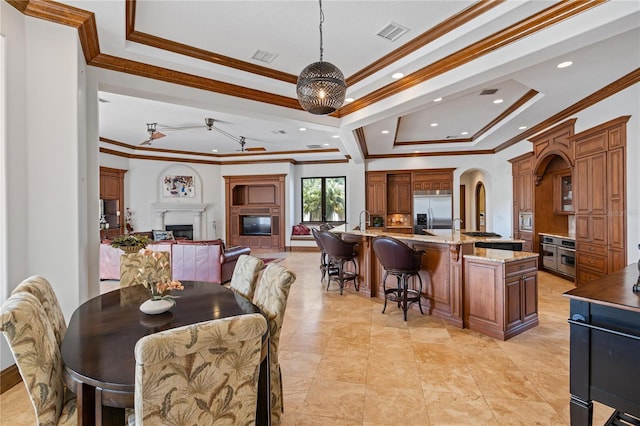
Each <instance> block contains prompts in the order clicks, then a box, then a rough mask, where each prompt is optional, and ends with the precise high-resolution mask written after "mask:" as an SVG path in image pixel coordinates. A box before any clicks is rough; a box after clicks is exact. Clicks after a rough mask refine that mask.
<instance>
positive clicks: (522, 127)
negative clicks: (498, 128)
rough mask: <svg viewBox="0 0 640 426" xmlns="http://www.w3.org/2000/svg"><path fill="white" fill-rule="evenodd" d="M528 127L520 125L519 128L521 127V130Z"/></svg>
mask: <svg viewBox="0 0 640 426" xmlns="http://www.w3.org/2000/svg"><path fill="white" fill-rule="evenodd" d="M526 128H527V126H520V127H518V129H520V130H524V129H526Z"/></svg>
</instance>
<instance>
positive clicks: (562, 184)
mask: <svg viewBox="0 0 640 426" xmlns="http://www.w3.org/2000/svg"><path fill="white" fill-rule="evenodd" d="M554 179H555V182H554V189H553V212H554V213H555V214H574V208H573V185H572V180H573V179H572V176H571V171H570V170H569V171H566V172H563V173H559V174H557V175H555V176H554Z"/></svg>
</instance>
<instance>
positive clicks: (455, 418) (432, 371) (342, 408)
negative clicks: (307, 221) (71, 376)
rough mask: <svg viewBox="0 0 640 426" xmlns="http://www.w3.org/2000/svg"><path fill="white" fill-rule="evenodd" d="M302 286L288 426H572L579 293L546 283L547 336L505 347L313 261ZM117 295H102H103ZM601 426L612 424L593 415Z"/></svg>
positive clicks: (287, 362) (17, 410)
mask: <svg viewBox="0 0 640 426" xmlns="http://www.w3.org/2000/svg"><path fill="white" fill-rule="evenodd" d="M258 255H260V256H263V257H271V256H279V257H285V259H284V260H283V261H282V262H281V263H280V264H281V265H283V266H285V267H287V268H289V269H291V270H292V271H294V272H295V273H296V275H297V280H296V283H295V284H294V285H293V287H292V290H291V294H290V296H289V303H288V306H287V312H286V316H285V321H284V324H283V327H282V337H281V344H280V350H281V353H280V363H281V365H282V375H283V385H284V393H285V395H284V407H285V414H284V416H283V424H285V425H400V424H402V425H425V426H427V425H485V424H486V425H568V424H569V384H568V381H569V327H568V325H567V321H566V320H567V316H568V301H567V299H566V298H564V297H562V293H563V292H565V291H567V290H570V289H571V288H573V284H572V283H570V282H568V281H566V280H563V279H560V278H557V277H554V276H552V275H550V274H547V273H544V272H540V273H539V275H538V276H539V313H540V325H539V326H538V327H536V328H534V329H532V330H529V331H527V332H525V333H523V334H521V335H519V336H516V337H514V338H512V339H510V340H508V341H506V342H501V341H497V340H494V339H492V338H489V337H485V336H483V335H480V334H478V333H475V332H473V331H469V330H461V329H458V328H455V327H452V326H449V325H447V324H446V323H445V322H444V321H442V320H439V319H437V318H434V317H431V316H428V315H424V316H422V315H420V312H419V311H414V310H412V311H410V312H409V320H408V321H407V322H404V321H403V320H402V311H401V310H399V309H397V308H396V307H395V306H393V305H390V306H388V307H387V312H386V313H385V314H382V313H381V312H380V311H381V309H382V302H381V301H379V300H377V299H373V300H372V299H366V298H363V297H361V296H358V295H357V294H355V292H354V291H353V288H352V287H349V288H348V290H346V291H345V292H344V294H343V295H342V296H340V295H339V293H338V290H337V285H336V284H332V285H331V287H330V289H329V291H326V290H325V289H326V285H325V284H321V283H320V272H319V270H318V268H317V263H318V254H317V253H299V252H294V253H276V254H274V253H259V254H258ZM114 286H116V287H117V282H116V283H104V284H103V287H104V288H103V290H104V291H108V290H109V289H111V288H113V287H114ZM594 411H595V415H594V424H596V425H598V424H600V425H601V424H604V423H605V421H606V419H607V418H608V416H609V415H610V413H611V410H610V409H609V408H608V407H604V406H602V405H599V404H596V407H595V410H594ZM33 423H34V416H33V411H32V409H31V407H30V405H29V400H28V397H27V394H26V391H25V388H24V386H23V385H22V384H21V385H18V386H15V387H14V388H12V389H11V390H9V391H8V392H5V393H4V394H3V395H1V396H0V424H2V425H31V424H33Z"/></svg>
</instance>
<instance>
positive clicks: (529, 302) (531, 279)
mask: <svg viewBox="0 0 640 426" xmlns="http://www.w3.org/2000/svg"><path fill="white" fill-rule="evenodd" d="M522 293H523V296H524V297H523V300H522V314H523V315H522V320H523V321H524V322H526V321H528V320H530V319H532V318H534V317H536V316H538V274H537V273H535V272H533V273H529V274H526V275H524V276H523V277H522Z"/></svg>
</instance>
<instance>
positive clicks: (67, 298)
mask: <svg viewBox="0 0 640 426" xmlns="http://www.w3.org/2000/svg"><path fill="white" fill-rule="evenodd" d="M0 7H1V9H0V10H1V12H2V31H3V35H4V36H5V37H6V55H7V65H8V66H7V79H8V84H7V88H8V90H7V98H6V101H7V104H8V105H9V107H8V108H7V111H6V113H7V116H6V124H7V126H6V134H7V139H6V140H7V146H6V153H7V164H6V171H7V175H8V176H9V177H10V180H8V181H7V188H6V194H7V197H8V199H9V200H11V203H9V206H8V207H7V222H8V224H9V230H8V232H7V236H6V239H5V240H4V241H3V243H4V244H6V246H7V247H10V248H11V250H10V251H9V252H8V264H7V271H6V276H7V277H8V278H7V279H8V282H9V287H10V289H12V288H14V287H15V286H16V285H17V284H18V283H19V282H20V281H21V280H22V279H24V278H25V277H27V276H29V275H32V274H41V275H44V276H45V277H47V278H48V279H49V280H50V281H51V283H52V285H53V287H54V290H55V291H56V293H57V294H58V297H59V299H60V304H61V306H62V309H63V311H64V313H65V316H66V317H67V318H69V317H70V315H71V313H72V312H73V310H74V309H75V308H76V307H77V306H78V304H79V303H80V301H81V292H82V290H81V289H83V288H87V286H88V285H90V283H89V282H88V278H87V277H88V270H89V267H88V262H85V260H88V259H87V252H86V251H85V248H86V247H87V238H88V237H87V228H86V215H87V210H86V198H87V194H88V192H87V188H88V186H87V185H88V182H87V176H86V173H85V162H86V156H87V155H88V153H89V151H90V148H88V147H86V145H87V141H86V140H85V139H84V138H85V137H86V122H85V121H84V120H85V115H84V112H83V110H84V109H85V105H84V100H85V99H86V94H85V93H84V84H85V76H84V67H83V64H81V63H80V62H79V60H78V58H79V55H78V52H79V42H78V34H77V30H76V29H74V28H71V27H65V26H62V25H58V24H53V23H50V22H47V21H44V20H41V19H35V18H29V17H25V16H24V15H22V14H20V13H19V12H17V11H16V10H15V9H14V8H13V7H11V6H9V5H8V4H7V3H6V2H2V3H0ZM27 82H28V84H27ZM4 189H5V188H3V190H4ZM96 270H97V269H96ZM94 279H95V281H97V275H96V277H95V278H94ZM5 354H6V351H5V350H4V349H3V351H2V355H3V358H2V360H1V362H0V364H1V367H2V368H5V367H6V366H8V365H10V364H12V363H13V360H12V359H7V357H6V356H5Z"/></svg>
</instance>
